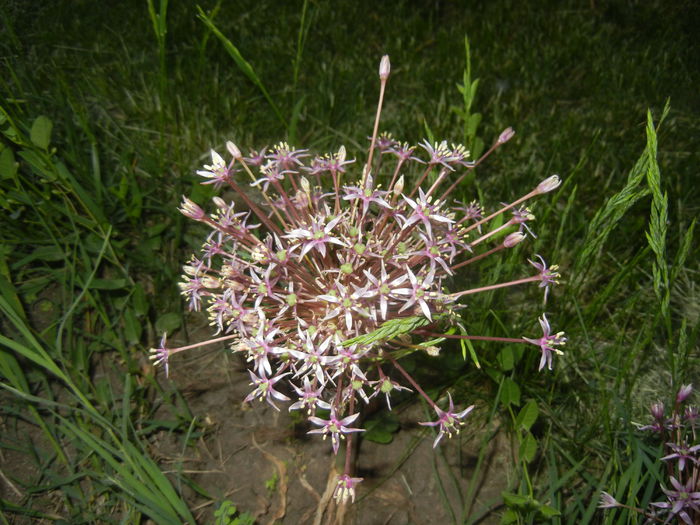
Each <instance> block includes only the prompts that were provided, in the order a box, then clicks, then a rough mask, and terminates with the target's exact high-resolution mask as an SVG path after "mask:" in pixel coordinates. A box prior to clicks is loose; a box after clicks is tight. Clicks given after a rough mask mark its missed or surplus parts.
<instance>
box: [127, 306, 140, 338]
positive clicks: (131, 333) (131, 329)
mask: <svg viewBox="0 0 700 525" xmlns="http://www.w3.org/2000/svg"><path fill="white" fill-rule="evenodd" d="M142 331H143V327H142V326H141V323H140V322H139V320H138V318H137V317H136V313H135V312H134V310H133V309H131V308H127V309H126V310H125V311H124V336H125V337H126V340H127V341H128V342H129V343H131V344H135V343H138V342H139V340H140V339H141V332H142Z"/></svg>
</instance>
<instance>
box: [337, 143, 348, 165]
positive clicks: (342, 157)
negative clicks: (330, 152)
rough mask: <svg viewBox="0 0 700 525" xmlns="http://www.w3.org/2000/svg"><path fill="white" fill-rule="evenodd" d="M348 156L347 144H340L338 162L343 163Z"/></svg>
mask: <svg viewBox="0 0 700 525" xmlns="http://www.w3.org/2000/svg"><path fill="white" fill-rule="evenodd" d="M346 156H347V152H346V151H345V146H340V147H339V148H338V153H336V155H335V158H336V159H337V160H338V164H342V163H343V162H345V157H346Z"/></svg>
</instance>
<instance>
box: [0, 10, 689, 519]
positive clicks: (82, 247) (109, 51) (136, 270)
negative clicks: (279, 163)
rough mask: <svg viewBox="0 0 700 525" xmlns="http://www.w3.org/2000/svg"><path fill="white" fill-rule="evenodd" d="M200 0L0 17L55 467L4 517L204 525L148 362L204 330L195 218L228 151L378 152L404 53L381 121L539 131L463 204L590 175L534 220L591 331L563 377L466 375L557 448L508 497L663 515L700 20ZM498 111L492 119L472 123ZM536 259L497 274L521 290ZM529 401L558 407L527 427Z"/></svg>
mask: <svg viewBox="0 0 700 525" xmlns="http://www.w3.org/2000/svg"><path fill="white" fill-rule="evenodd" d="M200 5H201V10H198V9H197V8H196V7H195V5H194V4H191V3H188V2H170V3H168V2H164V1H162V0H161V1H160V2H159V1H158V0H153V1H149V2H135V1H134V2H111V3H106V4H105V6H101V7H99V8H96V7H95V4H94V3H92V2H88V1H76V2H54V3H53V4H51V5H49V4H47V5H44V6H42V7H38V8H34V9H31V10H30V9H28V8H27V7H25V6H24V5H23V4H22V3H19V2H11V1H9V0H4V1H2V2H0V16H2V22H3V26H4V29H3V32H2V35H3V38H2V39H0V40H1V43H0V53H1V55H2V62H1V63H2V65H1V66H0V67H1V68H2V72H3V74H2V75H0V109H1V111H0V131H1V132H2V139H1V141H2V146H0V148H1V149H0V205H1V206H2V208H3V209H2V214H1V215H0V242H1V245H0V309H2V313H3V317H2V324H1V327H2V334H3V335H2V338H1V339H0V377H1V378H2V382H1V386H2V394H0V401H1V403H2V408H1V412H0V414H1V415H2V418H3V419H4V420H5V421H6V422H8V423H7V425H8V428H9V429H10V430H14V431H17V432H19V433H22V432H26V431H27V429H30V430H31V433H32V435H35V436H36V438H35V439H32V440H31V441H30V442H22V443H20V442H14V441H13V440H12V439H11V437H10V436H11V435H12V432H9V433H5V432H3V437H2V438H0V450H6V451H12V452H13V453H15V452H18V453H21V454H24V455H26V457H27V458H28V461H29V462H30V463H32V464H33V465H34V466H35V468H34V470H33V471H32V472H33V474H32V475H31V476H30V477H28V478H26V479H13V482H14V484H15V485H16V486H17V487H18V488H19V489H20V492H21V493H22V494H23V497H22V498H21V501H19V502H14V503H10V501H5V500H3V501H0V509H1V510H2V519H3V520H4V521H5V522H12V519H13V517H17V516H21V515H24V516H41V515H45V516H59V515H60V516H61V517H62V518H63V519H66V520H68V521H70V522H80V521H76V520H82V521H84V522H91V521H93V522H94V521H104V522H119V521H125V522H136V521H138V520H139V519H141V518H139V516H141V515H143V516H148V517H150V518H151V519H153V520H154V521H155V522H157V523H180V522H183V521H193V520H194V518H193V517H192V514H191V512H192V511H191V510H188V509H187V507H186V504H185V503H184V500H183V499H182V495H181V493H180V492H179V491H180V487H181V486H182V484H187V483H188V481H187V480H184V479H176V478H175V477H166V476H165V475H164V474H162V472H161V471H160V470H159V467H158V464H157V461H156V460H155V459H154V451H153V450H152V449H151V448H150V445H149V443H150V442H151V440H153V439H155V436H156V435H157V433H158V432H162V431H165V432H170V433H173V434H174V435H177V436H179V439H181V440H182V442H183V444H187V443H188V442H189V441H190V440H191V438H192V432H195V433H196V432H197V429H196V426H195V427H194V428H191V427H190V422H191V415H190V414H188V412H187V410H186V407H184V406H182V404H180V403H177V402H175V401H173V402H172V403H171V402H170V401H169V400H171V399H177V397H176V396H173V395H172V393H170V392H162V391H161V390H160V387H159V386H158V385H157V383H156V382H155V379H154V375H153V374H154V373H153V370H152V369H151V368H150V367H149V366H148V365H147V364H146V362H145V358H144V356H145V351H146V349H147V348H149V347H150V346H152V345H154V344H155V342H156V340H157V338H158V336H159V332H160V331H161V330H162V329H164V328H168V329H169V330H172V329H176V328H178V327H179V326H181V325H182V324H183V323H184V322H185V320H184V319H183V306H182V305H181V304H180V301H179V299H178V294H177V288H176V286H175V282H176V281H177V279H178V276H179V274H180V268H179V266H180V265H181V264H182V262H183V261H184V260H185V257H186V255H187V252H188V249H189V248H188V247H189V246H196V245H197V238H198V236H199V231H198V230H197V229H196V228H195V227H192V226H191V225H189V224H187V223H186V221H185V220H184V218H183V217H182V216H180V215H179V214H178V213H177V211H176V207H177V204H178V201H179V199H180V195H182V194H188V195H190V196H192V198H193V199H194V200H198V201H202V200H204V199H205V198H207V197H208V196H210V195H211V193H210V189H209V188H208V187H202V186H199V185H198V184H197V182H196V180H195V177H194V176H193V173H194V170H195V169H197V168H198V167H199V166H200V165H201V163H202V162H203V161H204V160H205V159H206V158H207V154H208V150H209V148H211V147H216V148H221V146H222V145H223V144H224V142H225V141H226V140H233V141H234V142H236V143H237V144H238V145H239V146H241V147H242V148H243V149H244V151H247V149H248V148H258V147H260V146H263V145H265V144H267V145H271V144H273V143H274V142H277V141H279V140H284V139H288V140H292V141H293V142H294V144H293V145H296V146H303V147H308V148H311V149H313V150H315V151H320V152H324V151H327V150H333V151H335V150H337V147H338V146H339V145H340V144H345V145H346V147H347V148H348V151H349V153H350V154H351V155H357V156H359V157H361V156H362V155H363V152H364V151H365V150H366V147H367V144H368V141H367V138H366V137H367V135H369V134H370V132H371V125H372V120H373V114H374V110H375V104H376V98H377V93H378V89H377V88H378V82H377V78H376V70H377V65H378V61H379V58H380V57H381V55H382V54H385V53H388V54H389V55H390V56H391V60H392V76H391V78H390V80H389V84H388V89H387V94H386V102H385V111H384V114H383V120H382V126H381V128H380V129H381V130H386V131H391V132H392V133H393V134H394V136H395V137H397V138H400V139H401V140H407V141H409V142H414V143H415V142H418V141H420V140H422V139H424V138H425V136H426V130H430V132H431V133H432V134H433V135H434V136H435V138H436V139H442V138H445V139H447V140H448V141H455V142H457V141H468V142H471V143H472V145H473V146H472V147H476V146H474V145H475V144H478V140H483V141H484V142H485V143H486V144H489V143H490V141H492V140H494V139H495V137H497V136H498V134H499V133H500V132H501V131H502V130H503V129H504V128H505V127H507V126H513V127H514V128H515V129H516V132H517V134H516V136H515V138H514V139H513V140H512V141H511V142H509V143H508V144H507V145H506V146H505V147H503V148H502V149H500V150H499V151H498V153H497V154H496V155H495V156H494V157H492V158H491V159H489V161H488V163H486V164H485V165H484V166H483V167H480V168H479V169H478V170H477V171H478V173H477V176H476V179H475V181H472V182H468V183H466V184H465V185H464V187H463V189H460V190H458V192H462V193H463V195H464V197H465V199H472V198H474V197H475V196H476V195H477V194H478V195H479V196H482V195H483V197H484V201H485V202H484V204H487V205H489V204H490V205H494V204H496V203H498V202H500V201H505V200H508V199H510V198H512V197H516V196H519V195H520V194H522V192H523V191H526V190H527V189H529V188H531V187H533V186H534V185H535V184H536V183H537V182H539V181H540V180H541V179H543V178H545V177H546V176H548V175H550V174H551V173H559V174H560V175H561V176H562V178H563V179H564V181H565V182H564V185H563V186H562V188H560V189H559V190H558V191H557V192H556V194H554V195H551V196H548V197H546V198H545V199H542V200H541V201H540V202H538V203H537V204H536V206H535V208H534V210H533V211H534V213H535V214H536V215H537V219H538V220H537V225H538V227H537V228H536V231H537V233H538V239H537V240H536V241H535V242H534V243H533V244H530V245H529V246H528V247H527V249H528V250H530V251H529V252H526V253H527V254H530V253H539V252H541V253H542V254H543V255H546V256H547V260H548V261H550V260H551V261H553V262H555V263H558V264H559V265H560V266H561V269H562V274H563V283H562V285H561V286H559V287H558V288H556V289H555V290H554V292H553V295H552V297H551V299H550V302H549V303H548V305H547V307H546V310H547V312H548V313H549V314H550V319H551V320H552V322H553V324H554V325H555V326H556V328H557V329H561V330H565V331H566V332H567V336H568V337H569V343H568V345H567V347H566V350H567V352H566V355H565V356H564V357H563V358H561V359H560V360H559V361H558V362H557V363H556V365H555V366H556V369H555V372H554V373H553V374H537V373H535V372H534V371H535V370H536V365H537V362H536V359H537V357H536V356H534V355H532V354H530V353H525V352H523V351H520V350H515V351H512V350H510V349H502V348H501V347H499V346H498V345H486V344H483V345H475V347H476V348H475V351H476V353H477V355H478V358H479V361H480V363H481V364H482V369H481V370H477V369H475V368H474V367H471V366H465V365H462V364H460V363H459V362H457V363H454V364H450V363H447V365H449V367H451V370H452V372H450V373H449V374H447V375H448V378H447V380H448V381H449V382H450V383H454V384H459V385H462V386H461V387H460V389H463V390H464V392H462V393H460V394H463V396H468V395H472V396H476V398H477V399H476V401H477V402H479V403H481V404H482V405H483V406H484V407H488V409H485V410H484V411H483V412H484V413H488V414H489V417H488V418H485V419H487V420H488V421H487V423H488V428H493V426H494V425H495V422H496V421H499V422H503V421H505V422H506V423H505V424H506V426H507V427H508V428H510V431H511V436H512V439H514V440H515V441H514V442H515V443H516V444H517V445H518V446H519V447H521V446H530V445H527V443H532V442H531V441H530V438H532V439H533V440H535V442H536V449H535V450H536V452H535V453H534V454H533V455H531V456H530V455H528V454H525V456H524V457H526V459H527V461H525V460H523V461H520V462H518V463H517V464H516V465H514V466H513V475H512V480H511V483H510V487H511V492H512V493H513V494H514V495H517V496H518V497H521V498H526V500H518V499H517V498H516V499H513V498H511V499H510V500H509V502H510V506H509V508H510V509H511V510H512V511H513V512H512V514H511V515H512V516H514V519H517V520H520V522H522V523H527V522H534V520H535V519H536V518H535V516H536V515H537V512H541V511H540V510H532V509H533V508H534V507H536V505H534V504H533V503H532V502H533V501H535V500H536V501H538V502H540V503H538V504H546V505H549V506H551V507H553V508H555V509H558V510H559V512H560V513H561V517H554V518H551V519H552V522H554V523H573V522H575V523H634V522H635V516H628V515H627V514H626V513H625V512H622V513H620V512H617V513H614V512H609V513H603V512H601V511H598V510H596V509H595V506H596V503H597V497H598V493H599V491H600V490H608V492H610V493H612V494H613V495H615V496H617V497H618V498H619V499H620V500H621V501H624V502H626V503H629V504H634V505H638V506H639V505H641V506H643V505H644V504H645V503H646V502H648V501H653V498H654V497H659V493H658V491H656V492H655V490H657V489H655V487H656V486H657V483H658V481H659V479H661V473H660V471H659V469H658V467H657V466H655V465H656V463H655V458H656V457H657V455H658V450H656V449H655V448H654V446H653V444H652V443H651V442H647V441H646V440H645V439H644V438H643V437H642V436H641V435H640V434H639V433H638V432H637V431H636V430H635V427H634V425H633V423H635V422H644V421H645V420H646V419H645V418H646V417H647V416H646V410H647V407H648V405H649V404H650V403H651V402H652V401H655V400H657V399H661V400H666V401H668V400H669V398H670V396H671V395H672V394H671V392H673V390H674V389H675V388H677V387H678V386H679V385H680V384H682V383H684V382H689V381H692V380H693V379H694V378H697V377H700V375H699V372H700V359H699V356H698V350H697V348H698V346H697V345H698V329H699V328H698V327H699V326H700V324H699V323H698V313H699V312H700V306H699V304H700V297H698V292H697V288H696V284H695V283H696V275H697V272H698V263H697V260H698V250H697V248H696V242H695V237H694V235H693V227H694V218H695V216H696V215H697V211H698V190H697V187H696V184H695V182H696V178H697V166H698V165H700V163H699V160H700V139H698V137H700V118H698V114H700V111H699V110H700V97H698V95H697V85H698V81H699V80H700V78H698V77H699V76H700V67H698V66H699V65H700V64H699V63H698V56H700V53H698V46H697V43H696V42H695V39H694V37H693V33H692V31H693V30H694V28H695V27H696V26H697V23H698V22H700V10H699V9H698V7H697V6H696V5H695V4H694V3H691V2H685V3H684V2H678V3H674V4H673V5H668V4H667V3H664V2H660V1H658V2H654V1H651V2H643V3H640V2H633V1H631V0H630V1H623V0H614V1H613V0H610V1H608V2H595V3H593V7H592V5H591V3H589V2H574V1H567V2H554V1H545V2H537V3H533V4H532V5H530V6H529V7H528V6H526V5H525V4H523V3H521V2H516V1H509V0H505V1H501V2H488V1H480V2H471V3H466V2H464V3H461V2H409V1H404V2H391V3H390V4H381V5H380V4H377V3H376V2H375V3H372V2H364V1H361V2H339V3H333V4H332V8H331V3H329V2H308V1H301V0H300V1H298V2H274V1H268V2H254V1H252V0H246V1H241V2H236V3H235V5H234V4H229V3H227V2H218V3H215V2H213V1H210V2H203V3H202V4H200ZM59 26H60V27H61V28H62V30H60V31H59V30H54V29H53V28H57V27H59ZM465 36H468V42H469V45H468V61H467V59H466V58H465ZM467 64H469V71H468V73H467V74H465V67H466V66H467ZM476 79H478V89H477V86H476V85H475V84H473V82H474V80H476ZM458 84H460V85H462V86H464V85H469V86H471V87H470V91H468V92H467V91H465V90H464V88H462V89H461V90H460V89H459V88H458ZM667 101H668V103H669V106H670V109H669V110H668V112H667V113H666V112H665V108H666V104H667ZM648 110H649V111H650V114H649V115H648V114H647V111H648ZM477 114H479V115H481V120H480V122H478V125H475V121H471V122H472V123H471V124H469V123H468V122H467V121H466V120H465V119H467V120H468V119H470V118H471V117H474V115H477ZM664 115H665V118H664ZM662 120H663V121H662ZM522 255H523V254H522V253H521V254H520V255H519V257H520V258H522ZM516 260H517V258H516V255H515V254H513V255H510V256H509V257H504V258H503V259H502V260H501V261H499V262H493V263H489V264H486V265H484V266H482V267H481V269H480V272H481V275H480V276H478V277H484V278H485V279H489V280H493V279H494V278H495V277H496V276H498V277H499V279H501V280H502V279H506V278H508V276H509V275H511V274H513V275H515V273H513V272H514V271H515V270H516V268H517V264H516V262H515V261H516ZM540 301H541V296H540V295H539V294H537V293H536V292H534V291H533V292H532V293H529V292H527V293H522V294H520V295H518V296H517V297H513V296H512V295H508V294H506V293H504V292H498V291H497V292H494V293H492V294H489V297H487V298H483V299H481V302H478V301H475V302H474V303H473V304H472V306H471V307H470V312H471V317H470V318H469V320H468V321H469V325H468V329H469V331H470V333H487V334H490V335H494V336H495V335H503V336H514V335H519V334H527V333H531V332H532V330H533V328H535V323H536V321H535V317H536V315H537V314H538V312H539V310H540V308H541V305H540V304H538V303H539V302H540ZM455 352H457V353H461V351H460V349H459V347H456V348H455ZM460 359H461V356H460ZM105 367H106V368H105ZM107 377H109V378H111V379H114V378H117V379H118V380H117V381H111V380H108V379H106V378H107ZM427 379H430V377H428V378H427ZM512 385H517V388H518V393H519V396H517V397H515V396H514V394H513V392H514V391H513V388H514V387H513V386H512ZM441 386H444V385H440V384H437V383H436V384H435V385H434V388H435V389H440V388H441ZM475 386H476V388H475ZM696 386H697V385H696ZM504 388H506V391H507V392H509V394H508V397H504V394H503V391H504ZM474 391H476V394H474V393H473V392H474ZM470 393H471V394H470ZM518 397H519V399H518ZM155 398H157V399H164V400H165V401H164V402H165V403H166V404H167V405H169V411H170V413H172V414H175V415H174V416H172V419H171V420H167V421H166V420H163V419H162V416H160V415H159V414H158V413H157V408H158V403H155V404H154V401H153V400H154V399H155ZM466 398H467V397H464V399H466ZM529 401H533V402H534V403H536V406H537V407H538V417H537V419H536V421H535V422H534V423H533V424H532V425H531V426H527V427H526V426H523V424H522V423H523V418H524V415H523V416H522V417H520V418H519V414H520V413H521V411H522V410H523V409H524V407H526V406H531V405H528V404H527V403H528V402H529ZM170 405H172V406H170ZM6 436H7V437H6ZM528 436H530V437H528ZM67 440H70V441H72V443H73V445H72V447H71V448H70V450H66V449H65V448H64V446H63V443H64V442H65V441H67ZM523 443H526V445H522V444H523ZM525 452H527V451H526V450H523V453H525ZM443 483H450V481H449V480H443ZM57 488H60V489H61V491H62V494H63V496H62V497H61V498H60V501H59V502H56V501H54V500H50V499H49V494H51V493H52V491H55V490H56V489H57ZM527 498H530V499H527ZM95 501H99V502H100V504H99V505H95V504H94V502H95ZM500 503H502V502H496V504H495V505H494V509H495V510H491V511H490V510H489V509H488V508H477V507H476V506H475V504H474V502H473V501H471V500H470V494H464V495H463V508H462V509H451V512H453V514H454V515H455V516H460V515H461V516H462V519H464V520H465V522H470V521H469V520H476V519H477V518H479V517H481V516H486V515H488V514H489V512H490V513H491V514H494V515H498V514H502V513H503V512H504V509H503V507H502V506H499V504H500ZM528 505H529V506H528ZM533 506H534V507H533ZM528 509H529V510H528ZM46 519H55V518H46ZM471 522H473V521H471Z"/></svg>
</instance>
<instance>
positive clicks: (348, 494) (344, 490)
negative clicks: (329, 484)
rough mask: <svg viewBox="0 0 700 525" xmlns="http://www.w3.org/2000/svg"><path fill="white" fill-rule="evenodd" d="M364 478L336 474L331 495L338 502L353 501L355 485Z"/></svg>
mask: <svg viewBox="0 0 700 525" xmlns="http://www.w3.org/2000/svg"><path fill="white" fill-rule="evenodd" d="M363 479H364V478H351V477H350V476H348V475H347V474H343V475H341V476H338V482H337V483H336V486H335V490H334V491H333V497H334V498H335V501H336V502H337V503H339V504H344V503H347V501H348V500H350V501H352V503H355V485H357V484H358V483H360V482H361V481H362V480H363Z"/></svg>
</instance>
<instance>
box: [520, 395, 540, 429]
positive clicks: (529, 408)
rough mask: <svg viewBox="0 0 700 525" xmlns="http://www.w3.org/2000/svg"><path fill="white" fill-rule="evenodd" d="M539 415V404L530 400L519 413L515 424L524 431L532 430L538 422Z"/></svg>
mask: <svg viewBox="0 0 700 525" xmlns="http://www.w3.org/2000/svg"><path fill="white" fill-rule="evenodd" d="M538 415H539V409H538V408H537V402H536V401H535V400H534V399H530V401H528V402H527V403H525V406H524V407H523V408H522V409H521V410H520V412H519V413H518V417H517V418H516V419H515V424H516V425H517V426H518V427H520V428H522V429H523V430H530V428H531V427H532V425H533V424H534V423H535V421H536V420H537V416H538Z"/></svg>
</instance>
